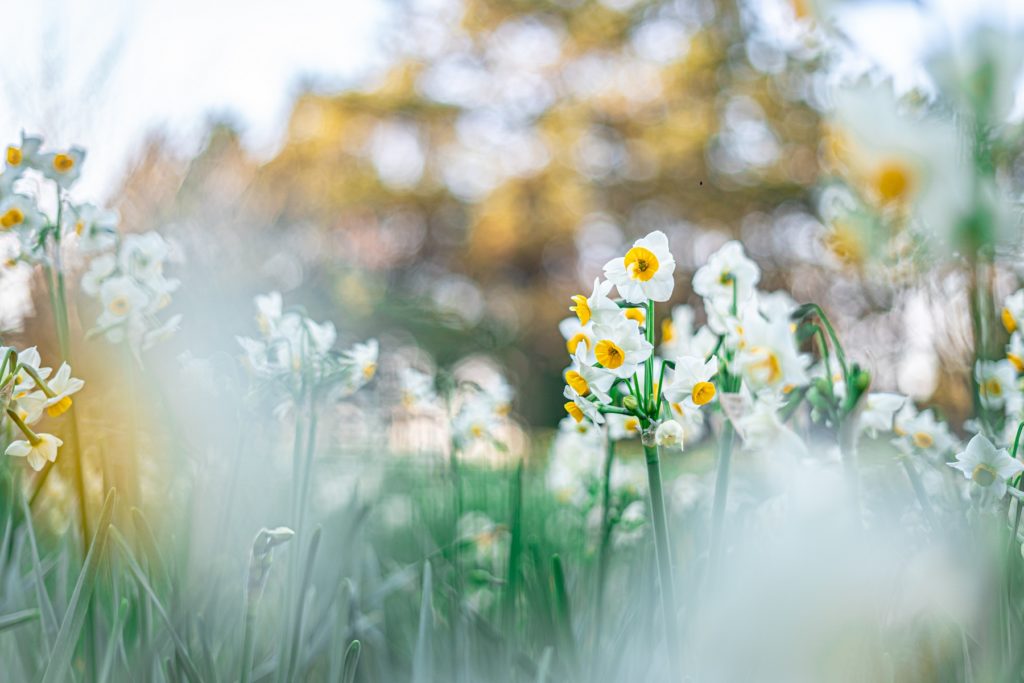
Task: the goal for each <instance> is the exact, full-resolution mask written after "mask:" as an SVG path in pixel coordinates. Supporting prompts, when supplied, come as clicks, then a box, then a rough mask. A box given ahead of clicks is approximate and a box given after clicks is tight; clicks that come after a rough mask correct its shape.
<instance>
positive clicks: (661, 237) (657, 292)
mask: <svg viewBox="0 0 1024 683" xmlns="http://www.w3.org/2000/svg"><path fill="white" fill-rule="evenodd" d="M675 269H676V262H675V259H674V258H672V253H671V252H670V251H669V249H668V237H666V236H665V233H663V232H661V231H660V230H655V231H654V232H652V233H650V234H649V235H647V236H646V237H643V238H641V239H638V240H637V241H636V242H634V243H633V247H632V248H631V249H630V250H629V251H627V252H626V255H625V256H624V257H622V258H614V259H612V260H611V261H609V262H608V263H606V264H605V266H604V275H605V277H606V278H608V280H610V281H611V282H612V283H614V284H615V287H616V288H617V289H618V290H619V294H620V295H622V298H623V299H625V300H626V301H628V302H630V303H634V304H639V303H644V302H645V301H647V300H648V299H650V300H652V301H668V300H669V299H670V298H671V297H672V288H673V285H674V280H673V279H672V273H673V272H674V271H675Z"/></svg>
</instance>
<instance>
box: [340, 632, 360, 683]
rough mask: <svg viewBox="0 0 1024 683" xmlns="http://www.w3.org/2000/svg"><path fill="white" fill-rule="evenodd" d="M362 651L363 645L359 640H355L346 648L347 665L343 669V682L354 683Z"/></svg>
mask: <svg viewBox="0 0 1024 683" xmlns="http://www.w3.org/2000/svg"><path fill="white" fill-rule="evenodd" d="M362 651H363V646H362V644H361V643H360V642H359V641H358V640H353V641H352V642H351V643H350V644H349V646H348V649H347V650H345V666H344V667H343V668H342V671H341V683H353V681H355V680H356V669H357V668H358V666H359V655H360V653H361V652H362Z"/></svg>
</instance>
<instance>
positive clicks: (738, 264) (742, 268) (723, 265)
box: [693, 241, 761, 309]
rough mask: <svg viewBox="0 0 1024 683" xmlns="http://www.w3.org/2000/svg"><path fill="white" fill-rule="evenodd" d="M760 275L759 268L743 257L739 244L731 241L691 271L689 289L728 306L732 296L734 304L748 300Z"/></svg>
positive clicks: (718, 304) (717, 303)
mask: <svg viewBox="0 0 1024 683" xmlns="http://www.w3.org/2000/svg"><path fill="white" fill-rule="evenodd" d="M760 279H761V269H760V268H758V267H757V264H756V263H754V262H753V261H751V260H750V259H749V258H747V255H746V254H745V253H744V252H743V245H741V244H740V243H739V242H736V241H731V242H726V243H725V245H723V246H722V248H721V249H719V250H718V251H716V252H715V253H714V254H712V255H711V257H710V258H708V262H707V263H706V264H704V265H703V266H701V267H700V268H699V269H698V270H697V272H696V273H694V275H693V291H694V292H696V293H697V294H698V295H700V296H702V297H704V299H705V300H710V301H712V302H714V303H715V304H716V307H717V306H724V307H725V308H726V309H728V308H729V307H730V306H731V304H732V302H733V301H734V300H735V301H736V304H737V306H739V305H740V304H743V303H744V302H746V301H749V300H750V298H751V297H752V296H753V294H754V287H755V286H756V285H757V283H758V281H759V280H760Z"/></svg>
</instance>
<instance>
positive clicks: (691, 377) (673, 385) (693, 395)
mask: <svg viewBox="0 0 1024 683" xmlns="http://www.w3.org/2000/svg"><path fill="white" fill-rule="evenodd" d="M717 373H718V358H715V357H712V358H711V359H710V360H707V361H705V360H704V358H703V357H695V356H680V357H679V358H677V359H676V367H675V370H673V372H672V381H671V382H670V383H668V385H667V386H665V388H664V390H663V394H664V396H665V398H666V399H667V400H668V401H669V403H679V404H684V405H686V406H689V407H692V408H699V407H700V406H705V405H707V404H708V403H710V402H711V401H712V400H714V398H715V394H716V393H717V389H716V388H715V385H714V383H713V382H712V381H711V380H712V378H713V377H714V376H715V375H716V374H717Z"/></svg>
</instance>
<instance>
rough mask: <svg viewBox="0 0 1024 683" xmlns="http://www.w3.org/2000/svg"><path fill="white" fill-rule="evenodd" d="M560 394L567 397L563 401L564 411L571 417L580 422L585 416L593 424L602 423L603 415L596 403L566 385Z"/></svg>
mask: <svg viewBox="0 0 1024 683" xmlns="http://www.w3.org/2000/svg"><path fill="white" fill-rule="evenodd" d="M562 395H563V396H565V397H566V398H567V399H569V400H568V401H567V402H566V403H565V412H567V413H569V415H570V416H571V417H572V419H574V420H576V421H577V422H582V421H583V418H584V417H586V418H588V419H589V420H590V421H591V422H593V423H594V424H598V425H599V424H604V415H602V414H601V411H600V410H598V408H597V404H596V403H591V402H590V401H588V400H587V399H585V398H583V397H582V396H580V395H579V394H578V393H576V391H575V390H574V389H573V388H572V387H568V386H567V387H565V389H564V390H563V391H562Z"/></svg>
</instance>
